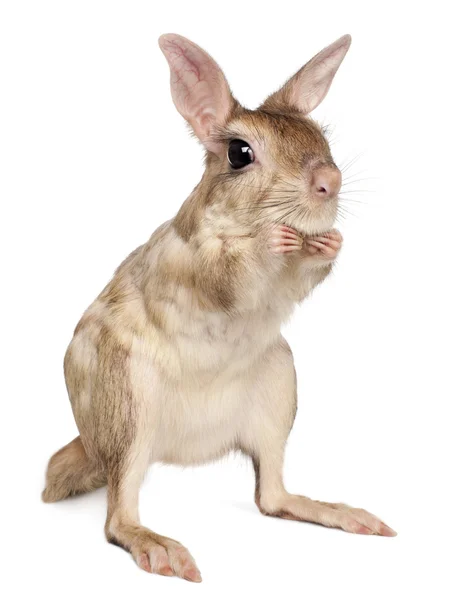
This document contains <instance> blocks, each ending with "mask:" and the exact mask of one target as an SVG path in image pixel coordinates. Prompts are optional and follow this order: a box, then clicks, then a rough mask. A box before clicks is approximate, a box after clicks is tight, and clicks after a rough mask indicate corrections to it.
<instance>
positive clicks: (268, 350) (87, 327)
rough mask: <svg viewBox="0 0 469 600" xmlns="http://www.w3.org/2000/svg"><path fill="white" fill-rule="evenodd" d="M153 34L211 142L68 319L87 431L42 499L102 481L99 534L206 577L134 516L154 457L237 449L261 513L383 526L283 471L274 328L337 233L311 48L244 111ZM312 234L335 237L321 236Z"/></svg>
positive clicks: (286, 419) (209, 68)
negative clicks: (144, 233)
mask: <svg viewBox="0 0 469 600" xmlns="http://www.w3.org/2000/svg"><path fill="white" fill-rule="evenodd" d="M349 43H350V42H349V39H348V38H342V39H341V40H339V41H338V42H336V44H333V45H332V46H331V48H332V50H331V51H330V52H329V51H323V53H321V54H320V57H321V65H322V66H321V80H320V81H319V82H318V83H317V85H316V88H318V87H319V91H321V90H322V91H321V93H322V92H324V93H325V91H324V90H326V91H327V89H326V88H327V87H328V84H329V83H330V81H329V79H330V80H331V79H332V76H333V73H334V72H335V71H334V69H335V70H336V68H337V67H338V64H340V61H341V60H342V58H343V56H344V55H345V52H346V51H347V48H348V45H349ZM162 48H163V51H164V53H165V55H166V57H167V58H168V61H169V63H170V65H171V69H172V77H171V86H172V93H173V98H174V100H175V104H176V107H177V108H178V110H179V111H180V112H181V113H182V114H183V116H184V117H185V118H186V119H187V121H188V122H189V123H190V124H191V125H192V127H193V129H194V131H195V133H196V134H197V136H198V137H199V139H200V140H201V141H202V143H203V144H204V145H205V147H206V150H207V158H206V170H205V173H204V176H203V178H202V181H201V182H200V184H199V185H198V186H197V187H196V188H195V189H194V191H193V192H192V194H191V195H190V197H189V198H188V199H187V200H186V201H185V202H184V204H183V205H182V207H181V209H180V210H179V212H178V214H177V215H176V217H175V218H174V219H173V220H172V221H169V222H167V223H165V224H163V225H162V226H161V227H159V228H158V229H157V230H156V231H155V233H154V234H153V235H152V236H151V238H150V239H149V240H148V242H147V243H146V244H144V245H142V246H140V247H139V248H137V249H136V250H135V251H134V252H132V254H130V255H129V257H128V258H127V259H126V260H125V261H124V262H123V263H122V264H121V266H120V267H119V268H118V269H117V271H116V273H115V275H114V277H113V279H112V280H111V282H110V283H109V284H108V285H107V286H106V287H105V289H104V290H103V291H102V292H101V294H100V295H99V296H98V298H97V299H96V300H95V302H94V303H93V304H92V305H91V306H90V307H89V308H88V310H87V311H86V312H85V314H84V315H83V317H82V319H81V320H80V322H79V324H78V326H77V328H76V330H75V333H74V337H73V339H72V341H71V343H70V345H69V348H68V350H67V353H66V356H65V361H64V371H65V379H66V384H67V390H68V393H69V397H70V402H71V405H72V409H73V413H74V416H75V420H76V423H77V426H78V429H79V432H80V437H79V438H77V439H76V440H74V441H73V442H71V443H70V444H68V445H67V446H65V447H64V448H63V449H62V450H60V451H59V452H58V453H57V454H55V455H54V456H53V457H52V459H51V461H50V463H49V467H48V471H47V482H46V489H45V491H44V494H43V497H44V500H45V501H48V502H52V501H55V500H59V499H62V498H65V497H67V496H69V495H73V494H76V493H81V492H84V491H88V490H91V489H95V488H96V487H99V486H100V485H104V483H105V482H106V481H107V483H108V513H107V519H106V525H105V533H106V537H107V539H108V540H109V541H110V542H112V543H114V544H117V545H119V546H121V547H122V548H124V549H126V550H128V551H129V552H130V553H131V554H132V556H133V557H134V559H135V560H136V562H137V563H138V564H139V566H141V567H142V568H143V569H145V570H147V571H152V572H154V573H160V574H163V575H172V574H175V575H178V576H180V577H183V578H186V579H189V580H191V581H200V573H199V571H198V569H197V567H196V565H195V563H194V561H193V559H192V557H191V555H190V554H189V552H188V551H187V550H186V549H185V548H184V547H183V546H181V544H179V542H176V541H175V540H171V539H170V538H166V537H163V536H160V535H157V534H155V533H153V532H152V531H150V530H148V529H146V528H145V527H143V526H142V525H141V524H140V520H139V514H138V490H139V487H140V485H141V483H142V481H143V478H144V475H145V472H146V469H147V468H148V465H149V464H150V463H151V462H154V461H160V462H166V463H175V464H183V465H184V464H200V463H204V462H207V461H209V460H213V459H216V458H219V457H220V456H223V455H224V454H225V453H226V452H229V451H231V450H242V451H243V452H244V453H246V454H248V455H249V456H251V457H252V458H253V464H254V469H255V473H256V492H255V500H256V503H257V504H258V506H259V509H260V510H261V512H263V513H264V514H275V515H277V516H282V517H285V518H296V519H299V520H309V521H314V522H320V523H323V524H326V525H330V526H338V527H342V528H344V529H346V530H348V531H359V530H360V527H365V528H366V529H367V530H368V532H371V531H373V532H375V533H377V532H380V533H383V532H384V531H387V530H385V529H383V528H384V527H386V526H384V525H383V524H382V523H381V522H380V521H378V520H377V519H376V517H373V516H372V515H369V513H364V511H363V512H359V511H356V510H355V511H354V509H348V508H346V509H344V508H340V510H339V509H338V508H336V507H335V506H334V505H326V504H321V503H317V502H313V501H312V500H309V499H307V498H303V497H301V496H293V495H291V494H288V493H287V492H286V490H285V488H284V485H283V479H282V466H283V457H284V450H285V445H286V440H287V438H288V434H289V432H290V430H291V427H292V424H293V421H294V418H295V414H296V374H295V368H294V364H293V357H292V353H291V350H290V348H289V346H288V344H287V342H286V341H285V340H284V339H283V337H282V335H281V333H280V327H281V324H282V323H283V322H285V320H286V319H288V317H289V316H290V315H291V313H292V311H293V309H294V306H295V304H296V303H299V302H301V301H302V300H303V299H304V298H305V297H306V296H307V295H308V294H309V293H310V292H311V290H313V289H314V288H315V287H316V286H317V285H319V284H320V283H321V282H322V281H323V280H324V279H325V278H326V277H327V275H328V274H329V272H330V270H331V266H332V263H333V261H334V259H335V257H336V256H337V252H338V251H339V249H340V243H341V237H340V234H338V232H333V231H331V227H332V225H333V223H334V219H335V217H336V212H337V202H338V200H337V197H336V195H334V194H332V193H330V194H328V195H327V197H324V196H323V195H322V196H321V194H318V193H316V191H315V190H314V189H313V188H312V181H313V178H314V176H315V173H316V176H317V173H318V169H321V168H322V167H323V166H324V165H328V167H327V168H328V169H329V170H330V171H334V173H335V180H336V182H337V181H339V182H340V173H338V171H337V168H336V167H335V165H334V164H333V161H332V158H331V154H330V150H329V146H328V144H327V141H326V140H325V139H324V137H323V135H322V132H321V130H320V128H319V127H318V126H317V125H316V124H315V123H314V122H313V121H311V120H309V119H308V118H307V116H306V112H308V110H309V109H312V108H314V106H312V105H311V98H313V100H314V98H315V97H316V96H315V95H314V94H313V95H311V98H310V96H309V95H308V94H300V96H298V90H297V88H298V86H300V87H305V86H306V87H307V85H306V84H307V83H308V80H307V81H304V77H306V78H307V79H308V78H309V77H312V78H313V80H314V77H315V73H316V71H315V67H314V59H313V62H312V63H311V64H312V65H313V66H312V67H311V66H309V67H307V68H306V69H304V70H303V75H300V76H299V77H297V78H293V82H290V83H288V84H287V88H285V90H284V91H281V92H280V93H278V94H276V95H274V96H273V97H272V98H271V99H270V100H268V101H266V103H264V105H263V106H262V107H261V109H259V110H257V111H250V110H247V109H243V108H242V107H240V105H239V104H238V103H237V102H236V101H235V100H234V98H233V97H232V96H231V93H230V92H229V88H228V85H227V83H226V80H225V78H224V76H223V74H222V73H221V71H220V70H219V68H218V67H217V65H216V63H214V61H213V60H212V59H211V58H210V57H209V56H208V55H207V54H206V53H205V52H204V51H203V50H201V49H200V48H199V47H198V46H196V45H195V44H192V43H191V42H189V41H188V40H185V39H184V38H181V37H180V36H173V35H169V36H165V37H164V38H163V40H162ZM328 60H330V61H332V62H331V66H330V72H331V76H330V77H329V79H328V77H327V76H325V75H324V68H323V64H325V63H327V61H328ZM310 62H311V61H310ZM308 65H310V63H308ZM316 88H315V89H316ZM316 91H317V90H316ZM315 94H316V92H315ZM316 95H317V94H316ZM303 96H304V97H303ZM294 101H296V102H298V106H299V107H303V108H302V110H299V108H298V107H297V108H298V110H297V109H295V108H294V107H293V105H292V102H294ZM313 103H314V102H313ZM305 107H306V109H308V110H305ZM234 138H240V139H243V140H246V143H248V144H249V145H250V147H251V150H253V152H254V153H255V156H256V159H255V160H254V162H253V163H252V165H249V166H248V167H247V168H245V169H240V170H239V171H236V170H234V169H232V168H231V167H230V165H229V162H228V159H227V150H228V147H229V144H230V140H233V139H234ZM287 226H288V227H287ZM286 230H287V231H286ZM318 234H321V235H322V234H324V235H326V236H329V237H327V238H326V239H325V240H324V238H320V239H323V242H324V241H325V242H327V243H326V244H324V243H321V245H320V246H319V247H316V246H314V244H317V243H318V242H317V239H316V237H315V236H318ZM315 240H316V241H315ZM321 248H322V249H321ZM365 524H366V525H365ZM385 534H386V535H389V532H387V533H385Z"/></svg>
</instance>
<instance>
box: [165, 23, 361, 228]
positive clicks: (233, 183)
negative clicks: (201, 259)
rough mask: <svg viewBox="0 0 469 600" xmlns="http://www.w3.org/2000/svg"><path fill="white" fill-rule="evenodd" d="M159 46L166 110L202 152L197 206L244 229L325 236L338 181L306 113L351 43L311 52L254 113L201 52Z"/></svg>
mask: <svg viewBox="0 0 469 600" xmlns="http://www.w3.org/2000/svg"><path fill="white" fill-rule="evenodd" d="M159 43H160V47H161V49H162V51H163V53H164V55H165V57H166V59H167V61H168V63H169V66H170V71H171V94H172V98H173V101H174V104H175V106H176V108H177V110H178V111H179V113H180V114H181V115H182V116H183V117H184V118H185V119H186V121H187V122H188V124H189V125H190V126H191V128H192V130H193V132H194V134H195V135H196V136H197V138H198V139H199V140H200V142H201V143H202V144H203V146H204V147H205V149H206V152H207V157H206V172H205V175H204V180H203V181H205V195H204V198H205V200H204V202H205V205H206V206H207V205H209V206H213V205H215V206H217V207H218V208H221V209H222V210H224V211H227V214H229V215H230V216H231V217H232V218H233V219H235V220H236V221H237V222H240V223H243V224H244V225H246V226H252V227H257V226H262V225H265V224H268V223H284V224H286V225H289V226H291V227H293V228H295V229H296V230H298V231H299V232H300V233H304V234H307V235H311V234H314V233H319V232H322V231H325V230H327V229H330V228H331V226H332V224H333V222H334V221H335V218H336V215H337V207H338V194H339V190H340V187H341V183H342V177H341V173H340V171H339V169H338V168H337V166H336V165H335V163H334V161H333V159H332V155H331V151H330V148H329V144H328V142H327V140H326V138H325V137H324V135H323V132H322V130H321V127H320V126H319V125H318V124H317V123H316V122H315V121H314V120H312V119H311V118H310V117H309V113H311V112H312V111H313V110H314V109H315V108H316V107H317V106H318V105H319V104H320V102H321V101H322V100H323V99H324V97H325V96H326V94H327V92H328V90H329V87H330V85H331V83H332V80H333V78H334V75H335V74H336V72H337V69H338V68H339V66H340V64H341V62H342V60H343V59H344V57H345V54H346V53H347V51H348V49H349V47H350V43H351V37H350V36H349V35H345V36H343V37H341V38H340V39H338V40H337V41H336V42H334V43H333V44H331V45H330V46H328V47H327V48H325V49H324V50H322V51H321V52H319V54H317V55H316V56H314V57H313V58H312V59H311V60H310V61H309V62H307V63H306V64H305V65H304V66H303V67H302V68H301V69H300V70H299V71H298V72H297V73H296V74H295V75H293V77H291V78H290V79H289V80H288V81H287V82H286V83H285V85H283V87H281V88H280V89H279V90H278V91H276V92H274V93H273V94H271V95H270V96H269V97H268V98H267V99H266V100H265V101H264V102H263V103H262V104H261V105H260V106H259V108H257V109H256V110H249V109H246V108H244V107H242V106H241V104H240V103H239V102H238V101H237V100H236V99H235V98H234V96H233V95H232V93H231V91H230V88H229V86H228V83H227V80H226V78H225V76H224V74H223V72H222V70H221V69H220V67H219V66H218V65H217V63H216V62H215V61H214V60H213V59H212V58H211V57H210V56H209V55H208V54H207V53H206V52H205V51H204V50H202V48H200V47H199V46H197V45H196V44H194V43H193V42H191V41H189V40H187V39H186V38H184V37H182V36H179V35H175V34H166V35H163V36H161V38H160V40H159Z"/></svg>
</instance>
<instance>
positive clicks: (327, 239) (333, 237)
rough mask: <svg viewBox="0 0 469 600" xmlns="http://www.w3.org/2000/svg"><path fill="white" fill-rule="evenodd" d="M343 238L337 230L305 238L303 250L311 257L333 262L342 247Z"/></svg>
mask: <svg viewBox="0 0 469 600" xmlns="http://www.w3.org/2000/svg"><path fill="white" fill-rule="evenodd" d="M342 241H343V237H342V234H341V233H340V232H339V231H337V229H331V231H328V232H327V233H323V234H321V235H314V236H312V237H307V238H305V249H306V250H307V252H308V253H309V254H310V255H312V256H317V257H318V258H324V259H326V260H334V259H335V258H337V255H338V254H339V252H340V249H341V247H342Z"/></svg>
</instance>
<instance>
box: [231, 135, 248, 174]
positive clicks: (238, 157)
mask: <svg viewBox="0 0 469 600" xmlns="http://www.w3.org/2000/svg"><path fill="white" fill-rule="evenodd" d="M228 160H229V162H230V165H231V166H232V167H233V169H242V168H243V167H245V166H246V165H249V164H251V163H252V162H254V152H253V151H252V149H251V146H250V145H249V144H248V143H247V142H243V140H231V142H230V145H229V147H228Z"/></svg>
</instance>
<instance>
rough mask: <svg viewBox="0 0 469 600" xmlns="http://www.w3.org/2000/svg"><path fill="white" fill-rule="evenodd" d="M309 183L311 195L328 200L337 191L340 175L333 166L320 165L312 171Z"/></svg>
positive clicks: (340, 180)
mask: <svg viewBox="0 0 469 600" xmlns="http://www.w3.org/2000/svg"><path fill="white" fill-rule="evenodd" d="M311 184H312V186H311V191H312V194H313V196H316V198H317V199H318V200H319V199H321V200H328V199H329V198H333V197H334V196H336V195H337V194H338V193H339V189H340V186H341V184H342V177H341V174H340V171H339V170H338V169H337V168H335V167H320V168H318V169H316V170H314V171H313V175H312V180H311Z"/></svg>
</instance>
